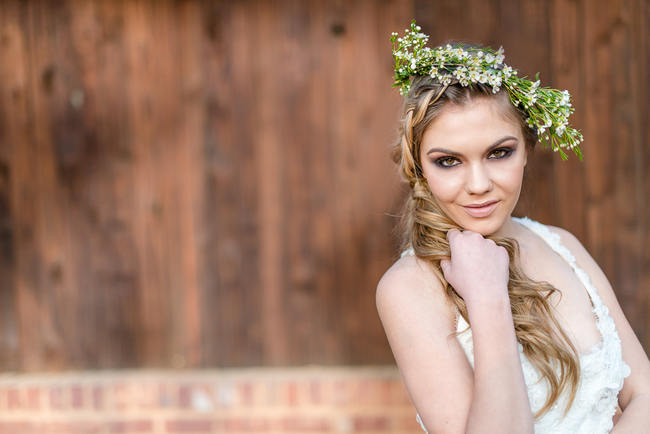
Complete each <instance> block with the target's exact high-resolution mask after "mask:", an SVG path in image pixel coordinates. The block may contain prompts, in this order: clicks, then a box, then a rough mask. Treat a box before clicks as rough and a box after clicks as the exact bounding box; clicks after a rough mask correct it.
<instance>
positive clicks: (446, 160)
mask: <svg viewBox="0 0 650 434" xmlns="http://www.w3.org/2000/svg"><path fill="white" fill-rule="evenodd" d="M454 161H456V159H455V158H453V157H442V158H438V159H437V160H436V161H435V162H436V164H437V165H438V166H440V167H453V166H455V164H453V162H454Z"/></svg>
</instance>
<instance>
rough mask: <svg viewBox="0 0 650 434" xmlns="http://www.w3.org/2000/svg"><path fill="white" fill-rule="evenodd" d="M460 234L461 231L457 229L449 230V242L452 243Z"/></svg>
mask: <svg viewBox="0 0 650 434" xmlns="http://www.w3.org/2000/svg"><path fill="white" fill-rule="evenodd" d="M458 234H460V231H459V230H458V229H456V228H452V229H449V230H448V231H447V241H449V242H450V243H451V240H452V239H453V238H455V237H457V236H458Z"/></svg>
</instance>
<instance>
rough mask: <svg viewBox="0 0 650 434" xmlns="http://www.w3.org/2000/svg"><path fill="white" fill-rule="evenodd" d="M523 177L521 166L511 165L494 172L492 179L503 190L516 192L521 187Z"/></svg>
mask: <svg viewBox="0 0 650 434" xmlns="http://www.w3.org/2000/svg"><path fill="white" fill-rule="evenodd" d="M523 177H524V168H523V166H519V165H517V166H512V167H510V168H508V169H506V170H500V171H499V172H498V173H496V174H495V177H494V178H493V179H494V181H495V182H496V183H497V184H498V185H499V186H500V187H501V188H502V189H503V190H505V191H507V192H511V193H516V192H518V191H519V189H520V188H521V184H522V181H523Z"/></svg>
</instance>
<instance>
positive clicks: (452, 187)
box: [425, 171, 463, 202]
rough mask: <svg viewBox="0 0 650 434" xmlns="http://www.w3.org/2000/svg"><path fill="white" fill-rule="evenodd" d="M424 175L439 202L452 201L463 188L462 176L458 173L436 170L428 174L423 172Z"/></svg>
mask: <svg viewBox="0 0 650 434" xmlns="http://www.w3.org/2000/svg"><path fill="white" fill-rule="evenodd" d="M425 177H426V178H427V182H428V183H429V189H430V190H431V193H433V195H434V196H435V197H437V198H438V200H440V201H441V202H450V201H453V200H454V198H456V197H457V196H458V194H459V192H460V191H461V190H462V188H463V182H462V177H461V176H458V174H452V173H449V174H445V173H444V172H443V173H440V171H436V172H435V173H430V174H426V173H425Z"/></svg>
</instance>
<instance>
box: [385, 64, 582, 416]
mask: <svg viewBox="0 0 650 434" xmlns="http://www.w3.org/2000/svg"><path fill="white" fill-rule="evenodd" d="M473 98H492V99H493V100H495V101H496V102H498V103H499V104H501V105H502V106H503V107H504V110H503V111H502V112H503V114H504V116H506V117H507V118H509V119H511V120H513V121H516V122H519V123H520V125H521V128H522V135H523V137H524V141H525V143H526V147H527V148H528V149H532V148H533V147H534V145H535V143H536V142H537V135H536V133H535V132H534V131H533V130H531V129H530V128H528V127H527V125H526V124H525V123H524V121H525V114H524V113H523V112H522V111H520V110H519V109H517V108H516V107H515V106H514V105H512V104H511V103H510V101H509V98H508V94H507V93H506V91H504V90H501V91H499V92H498V93H497V94H493V93H492V89H491V87H488V86H485V85H481V84H479V83H477V84H473V87H472V88H469V87H462V86H460V85H459V84H457V83H451V84H450V85H449V86H444V87H443V86H442V85H440V84H439V83H438V82H437V81H434V80H433V79H432V78H430V77H426V76H419V77H415V78H414V79H413V83H412V84H411V89H410V91H409V93H408V95H406V97H405V99H404V105H403V107H402V113H403V117H402V120H401V122H400V128H399V139H398V141H397V143H396V144H395V146H394V148H393V150H392V158H393V160H394V161H395V163H397V165H398V167H399V171H400V175H401V177H402V178H403V179H404V180H405V181H406V182H408V184H409V186H410V187H411V190H412V194H411V195H410V196H409V197H408V198H407V200H406V202H405V204H404V209H403V212H402V215H401V221H400V225H399V228H400V232H401V236H402V240H401V244H402V245H401V247H402V248H403V249H404V248H408V247H412V248H413V250H414V251H415V254H416V255H417V256H418V257H419V258H421V259H423V260H425V261H426V262H428V263H429V264H431V265H432V269H433V271H434V273H435V274H436V276H437V277H438V278H439V279H440V281H441V282H442V284H443V286H444V287H445V292H446V296H447V297H448V299H449V300H450V301H451V302H452V304H453V305H454V306H455V307H456V309H457V311H458V312H459V313H460V315H462V317H463V318H464V319H465V321H467V323H468V324H469V318H468V315H467V308H466V306H465V301H464V300H463V299H462V298H461V297H460V296H459V295H458V293H457V292H456V291H455V290H454V289H453V288H452V287H451V285H449V283H448V282H447V281H446V279H445V277H444V274H443V273H442V271H441V268H440V260H441V259H444V258H447V259H448V258H449V257H450V250H449V243H448V242H447V238H446V234H447V231H449V230H450V229H452V228H456V229H462V228H460V227H459V226H458V225H457V224H456V223H455V222H454V221H453V220H451V219H450V218H449V217H448V216H447V215H446V214H445V213H444V211H443V210H442V209H441V208H440V206H439V205H438V204H437V202H436V199H435V197H434V196H433V194H432V193H431V191H430V189H429V187H428V184H427V182H426V179H425V178H424V176H423V173H422V169H421V162H420V144H421V140H422V136H423V134H424V131H425V130H426V128H427V127H428V126H429V125H430V124H431V122H432V121H433V120H434V119H435V118H436V116H438V114H439V113H440V112H441V110H442V109H443V108H444V106H445V105H447V104H455V105H464V104H468V103H470V102H471V101H472V99H473ZM506 106H507V107H509V108H505V107H506ZM486 238H489V239H492V240H493V241H495V242H496V243H497V244H498V245H500V246H503V247H504V248H505V249H506V250H507V251H508V256H509V258H510V265H509V275H510V278H509V281H508V295H509V297H510V305H511V308H512V317H513V320H514V327H515V333H516V336H517V340H518V341H519V343H520V344H521V345H522V346H523V352H524V354H525V355H526V357H527V358H528V359H529V360H530V362H531V363H532V364H533V366H535V368H537V370H538V371H539V373H540V374H541V376H542V377H541V379H540V381H541V380H544V379H545V380H546V381H548V385H549V391H550V393H549V395H548V398H547V400H546V402H545V403H544V405H543V406H542V407H541V408H540V409H539V411H537V412H536V414H535V415H534V416H535V418H536V419H537V418H539V417H541V416H542V415H543V414H544V413H546V412H547V411H548V410H549V409H550V408H551V406H552V405H553V404H554V403H555V402H556V401H557V400H558V399H559V397H560V395H561V394H562V392H563V391H564V390H568V391H569V400H568V403H567V406H566V408H565V414H566V413H567V412H568V410H569V408H570V407H571V405H572V404H573V401H574V399H575V395H576V391H577V387H578V381H579V373H580V359H579V356H578V352H577V351H576V348H575V347H574V345H573V344H572V342H571V340H570V339H569V337H568V336H567V334H566V333H565V332H564V330H563V329H562V327H561V325H560V323H559V322H558V320H557V319H556V317H555V313H554V310H553V308H552V307H551V305H550V303H549V301H548V300H549V297H550V296H551V295H552V294H553V293H554V292H556V291H558V290H557V289H556V288H554V287H553V286H552V285H550V284H549V283H547V282H536V281H534V280H531V279H530V278H528V277H527V276H526V275H525V274H524V273H523V271H522V269H521V265H520V262H519V244H518V243H517V241H516V240H515V239H512V238H502V237H496V236H491V235H488V236H486ZM556 368H557V369H558V370H559V373H558V372H556V370H555V369H556Z"/></svg>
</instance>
